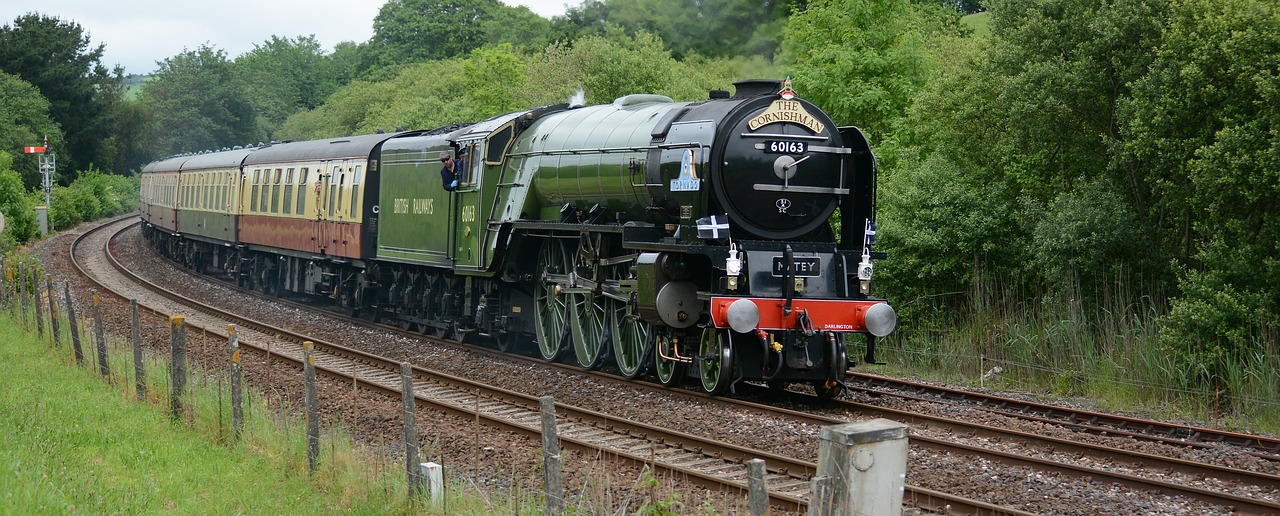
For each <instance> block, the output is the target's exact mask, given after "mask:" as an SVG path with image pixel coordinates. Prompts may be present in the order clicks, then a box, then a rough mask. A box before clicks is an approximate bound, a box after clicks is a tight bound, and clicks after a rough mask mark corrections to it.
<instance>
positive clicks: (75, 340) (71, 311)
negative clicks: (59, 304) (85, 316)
mask: <svg viewBox="0 0 1280 516" xmlns="http://www.w3.org/2000/svg"><path fill="white" fill-rule="evenodd" d="M62 294H63V297H64V298H65V299H66V301H67V326H69V327H70V328H71V348H72V349H74V350H75V353H76V365H79V366H83V365H84V348H82V347H80V321H79V320H78V319H76V303H75V299H74V298H72V297H71V285H70V284H68V283H67V282H65V281H64V282H62Z"/></svg>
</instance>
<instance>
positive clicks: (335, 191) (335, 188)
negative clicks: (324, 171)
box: [329, 167, 342, 218]
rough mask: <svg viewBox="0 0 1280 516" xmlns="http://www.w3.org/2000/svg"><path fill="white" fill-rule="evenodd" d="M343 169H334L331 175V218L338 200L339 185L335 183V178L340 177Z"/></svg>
mask: <svg viewBox="0 0 1280 516" xmlns="http://www.w3.org/2000/svg"><path fill="white" fill-rule="evenodd" d="M340 170H342V167H333V173H332V174H329V217H330V218H332V217H333V201H334V200H335V199H336V198H337V194H338V184H337V183H334V182H333V176H336V175H339V171H340Z"/></svg>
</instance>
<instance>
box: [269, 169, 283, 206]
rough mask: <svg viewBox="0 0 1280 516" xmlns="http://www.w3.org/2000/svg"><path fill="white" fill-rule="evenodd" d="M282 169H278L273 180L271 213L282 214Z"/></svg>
mask: <svg viewBox="0 0 1280 516" xmlns="http://www.w3.org/2000/svg"><path fill="white" fill-rule="evenodd" d="M281 172H283V171H282V170H281V169H278V168H277V169H276V175H274V176H272V180H271V213H280V173H281Z"/></svg>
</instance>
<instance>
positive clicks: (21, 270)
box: [18, 262, 27, 328]
mask: <svg viewBox="0 0 1280 516" xmlns="http://www.w3.org/2000/svg"><path fill="white" fill-rule="evenodd" d="M26 265H27V264H25V263H22V262H19V263H18V302H20V303H22V327H23V328H26V327H27V272H26V271H27V269H26Z"/></svg>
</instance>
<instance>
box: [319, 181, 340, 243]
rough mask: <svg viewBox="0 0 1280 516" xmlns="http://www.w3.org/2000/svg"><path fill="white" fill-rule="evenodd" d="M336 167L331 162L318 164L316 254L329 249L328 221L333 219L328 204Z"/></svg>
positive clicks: (331, 199)
mask: <svg viewBox="0 0 1280 516" xmlns="http://www.w3.org/2000/svg"><path fill="white" fill-rule="evenodd" d="M337 169H338V166H337V165H336V164H334V163H332V162H328V161H326V162H324V163H321V164H320V173H319V174H316V192H315V197H316V225H315V232H316V235H315V241H316V249H315V250H316V252H318V253H322V254H323V253H324V252H325V249H326V248H328V247H329V231H328V226H329V221H330V220H331V219H332V218H333V212H332V211H331V210H330V207H329V205H330V203H331V202H333V197H332V196H333V193H334V192H333V191H332V190H333V179H334V177H333V174H334V173H335V172H336V170H337Z"/></svg>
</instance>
